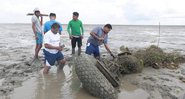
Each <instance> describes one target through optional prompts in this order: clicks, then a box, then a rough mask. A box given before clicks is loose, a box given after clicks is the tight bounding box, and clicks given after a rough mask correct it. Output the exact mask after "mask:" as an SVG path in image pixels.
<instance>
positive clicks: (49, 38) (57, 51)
mask: <svg viewBox="0 0 185 99" xmlns="http://www.w3.org/2000/svg"><path fill="white" fill-rule="evenodd" d="M59 29H60V25H59V24H58V23H54V24H53V25H52V26H51V30H50V31H48V32H47V33H46V34H45V35H44V47H45V48H44V55H45V61H44V63H45V66H44V71H43V73H44V74H48V72H49V69H50V68H51V66H52V65H54V64H55V61H58V64H59V66H60V65H63V66H64V64H65V58H64V55H63V54H62V52H61V51H62V50H63V47H61V46H60V34H59Z"/></svg>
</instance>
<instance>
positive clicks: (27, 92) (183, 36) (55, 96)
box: [0, 24, 185, 99]
mask: <svg viewBox="0 0 185 99" xmlns="http://www.w3.org/2000/svg"><path fill="white" fill-rule="evenodd" d="M95 26H97V25H85V37H84V40H83V47H82V50H83V51H84V50H85V43H86V41H87V38H88V36H89V32H90V31H91V29H92V28H94V27H95ZM63 28H64V31H63V34H62V37H61V38H62V39H61V41H62V42H64V44H65V45H66V48H68V49H71V47H70V46H71V45H70V40H69V38H68V34H67V31H66V25H64V26H63ZM160 32H161V34H160V42H159V46H160V47H161V48H163V49H165V50H166V51H177V52H180V53H182V54H185V50H184V49H185V46H184V45H185V42H184V41H185V28H184V26H161V31H160ZM158 40H159V29H158V26H113V30H112V31H111V33H110V34H109V44H110V48H111V49H112V50H113V51H114V52H117V51H119V47H120V46H121V45H124V46H127V47H128V48H131V49H138V48H143V47H144V48H145V47H148V46H149V45H152V44H155V45H157V43H158ZM34 44H35V41H34V37H33V33H32V30H31V25H30V24H0V55H1V57H0V67H3V66H8V65H10V64H15V63H20V62H24V61H25V57H32V56H33V53H34ZM70 51H71V50H69V51H67V52H64V55H65V56H69V54H70ZM101 52H106V51H105V49H104V48H103V47H101ZM40 55H41V56H42V52H41V53H40ZM73 69H74V67H73V66H70V65H68V64H67V65H66V66H65V67H64V69H63V70H60V71H57V69H56V67H55V66H53V67H52V69H51V72H50V74H48V75H42V70H41V71H40V72H38V74H37V76H36V77H33V78H31V79H29V80H27V81H26V82H24V83H23V84H22V87H18V88H15V90H14V91H13V93H12V94H10V95H9V96H1V97H0V99H87V98H88V99H97V98H95V97H93V96H91V95H89V94H88V93H87V92H86V91H85V90H84V89H83V88H82V85H81V83H80V81H79V80H78V78H77V76H76V74H75V73H74V70H73ZM0 79H1V80H0V84H1V82H2V81H3V78H1V77H0ZM120 91H121V92H120V93H119V99H122V98H123V97H124V98H125V99H135V98H138V97H140V98H141V99H147V97H148V96H149V95H148V93H147V92H145V91H143V90H142V89H138V88H137V87H135V86H134V85H131V84H129V83H127V82H126V81H123V82H122V85H121V88H120Z"/></svg>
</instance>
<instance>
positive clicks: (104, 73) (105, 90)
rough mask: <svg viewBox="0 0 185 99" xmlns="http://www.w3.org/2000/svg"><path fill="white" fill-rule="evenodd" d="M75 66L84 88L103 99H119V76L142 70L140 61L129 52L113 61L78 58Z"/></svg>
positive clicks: (86, 57) (87, 57) (86, 56)
mask: <svg viewBox="0 0 185 99" xmlns="http://www.w3.org/2000/svg"><path fill="white" fill-rule="evenodd" d="M130 60H132V61H130ZM128 63H129V65H128V66H127V67H125V66H126V65H125V64H128ZM75 65H76V66H75V71H76V73H77V76H78V78H79V79H80V81H81V82H82V84H83V87H84V88H85V89H86V90H87V91H88V92H89V93H90V94H92V95H94V96H97V97H99V98H102V99H117V98H118V97H117V93H118V88H119V86H120V85H119V76H120V75H121V74H123V73H128V72H137V71H141V69H142V68H140V61H139V60H137V58H136V57H134V56H132V55H131V53H130V52H128V51H126V52H122V53H120V54H118V56H117V57H116V58H114V59H113V60H109V59H106V58H102V59H101V60H96V59H95V58H94V57H92V56H89V55H82V56H78V57H76V60H75Z"/></svg>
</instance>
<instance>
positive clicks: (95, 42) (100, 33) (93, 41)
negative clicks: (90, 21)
mask: <svg viewBox="0 0 185 99" xmlns="http://www.w3.org/2000/svg"><path fill="white" fill-rule="evenodd" d="M91 32H94V33H95V34H96V36H98V37H103V38H104V40H103V42H102V41H98V40H97V39H96V38H94V37H93V36H92V35H91V36H90V37H89V38H88V40H87V42H88V43H91V44H93V45H94V46H100V45H102V44H103V43H104V44H107V41H108V34H105V33H104V31H103V28H102V27H96V28H94V29H93V30H92V31H91Z"/></svg>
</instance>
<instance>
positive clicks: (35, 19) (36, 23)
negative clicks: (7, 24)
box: [32, 8, 43, 59]
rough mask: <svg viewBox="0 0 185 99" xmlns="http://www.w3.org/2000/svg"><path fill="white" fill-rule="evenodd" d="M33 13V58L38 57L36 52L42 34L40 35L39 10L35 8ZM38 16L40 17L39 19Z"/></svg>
mask: <svg viewBox="0 0 185 99" xmlns="http://www.w3.org/2000/svg"><path fill="white" fill-rule="evenodd" d="M33 12H34V15H33V17H32V29H33V33H34V35H35V40H36V47H35V56H34V59H38V53H39V51H40V49H41V48H42V42H43V36H42V20H43V18H42V16H41V14H40V10H39V9H38V8H35V9H34V10H33ZM39 18H40V19H39Z"/></svg>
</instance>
